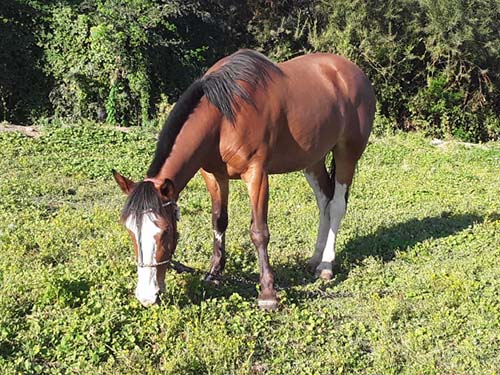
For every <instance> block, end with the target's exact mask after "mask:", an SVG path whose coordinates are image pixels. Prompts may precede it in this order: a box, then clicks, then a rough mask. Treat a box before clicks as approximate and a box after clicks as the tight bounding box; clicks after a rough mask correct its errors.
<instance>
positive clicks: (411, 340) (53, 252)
mask: <svg viewBox="0 0 500 375" xmlns="http://www.w3.org/2000/svg"><path fill="white" fill-rule="evenodd" d="M154 138H155V132H154V131H144V130H142V131H140V130H133V131H131V132H128V133H124V132H120V131H116V130H113V129H104V128H99V127H96V126H75V127H54V128H47V127H45V128H42V129H41V131H40V136H39V137H37V138H30V137H27V136H25V135H23V134H20V133H18V132H0V173H1V174H0V286H1V288H0V372H1V373H2V374H3V373H5V374H8V373H44V374H48V373H68V372H69V373H85V374H87V373H88V374H96V373H110V372H114V373H123V374H128V373H130V374H135V373H137V374H144V373H153V374H154V373H158V374H203V373H208V374H394V373H397V374H498V373H499V372H500V334H499V332H500V262H498V259H499V256H500V216H499V212H498V210H499V207H500V188H499V187H500V175H499V172H498V171H499V170H500V144H498V143H487V144H484V145H481V146H480V147H475V146H471V145H468V144H458V143H456V142H448V143H445V144H439V145H436V143H435V142H434V144H431V140H430V139H427V138H425V137H424V136H422V135H420V134H398V135H395V136H385V137H373V138H372V139H371V142H370V144H369V146H368V149H367V151H366V153H365V155H364V156H363V158H362V160H361V162H360V164H359V167H358V171H357V176H356V179H355V183H354V186H353V188H352V192H351V195H350V201H349V207H348V213H347V216H346V218H345V220H344V222H343V224H342V228H341V231H340V236H339V245H338V267H337V269H336V274H335V277H334V279H333V280H332V281H330V282H324V281H319V280H315V279H314V277H313V276H312V275H311V274H309V273H308V272H307V270H306V261H307V259H308V257H309V256H310V255H311V254H312V250H313V246H314V241H315V235H316V226H317V222H318V217H317V211H316V207H315V201H314V197H313V194H312V192H311V191H310V189H309V187H308V185H307V182H306V181H305V179H304V178H303V176H302V174H300V173H296V174H289V175H282V176H273V177H272V179H271V183H270V185H271V202H270V214H269V223H270V231H271V243H270V246H269V248H270V259H271V262H272V264H273V267H274V269H275V271H276V275H277V282H278V285H279V287H280V291H279V296H280V300H281V307H280V308H279V310H278V311H275V312H265V311H260V310H259V309H258V308H257V307H256V296H257V294H258V291H257V289H256V286H255V284H252V283H249V281H257V280H258V274H257V263H256V255H255V250H254V249H253V245H252V243H251V240H250V237H249V234H248V226H249V221H250V213H249V207H248V198H247V195H246V192H245V187H244V186H243V184H242V183H240V182H234V183H232V185H231V198H230V211H229V221H230V224H229V229H228V233H227V247H228V262H227V275H229V276H230V277H231V278H233V281H232V282H227V283H225V284H223V285H222V286H220V287H219V288H215V287H212V286H208V285H204V284H203V283H202V282H201V281H200V277H201V276H202V275H200V274H193V275H191V274H175V273H174V272H171V273H169V274H168V276H167V291H166V293H165V295H164V296H163V303H162V305H161V306H157V307H153V308H148V309H145V308H143V307H142V306H140V304H139V303H138V302H137V301H136V300H135V298H134V296H133V290H134V286H135V281H136V280H135V279H136V270H135V263H134V259H133V255H132V247H131V243H130V240H129V238H128V235H127V233H126V230H125V229H124V228H123V227H122V226H121V225H120V223H119V221H118V216H119V212H120V209H121V207H122V205H123V203H124V197H123V196H122V195H121V192H120V190H119V188H118V187H117V186H116V185H115V183H114V181H113V179H112V177H111V173H110V171H111V169H112V168H115V169H117V170H119V171H120V172H122V173H123V174H125V175H127V176H130V177H133V178H135V179H137V178H140V177H142V176H143V175H144V173H145V171H146V169H147V166H148V163H149V161H150V159H151V156H152V153H153V151H154V146H155V139H154ZM179 205H180V207H181V221H180V223H179V230H180V233H181V240H180V243H179V247H178V251H177V253H176V255H175V258H176V259H177V260H180V261H182V262H183V263H186V264H188V265H190V266H193V267H196V268H198V269H207V268H208V263H209V259H210V255H211V243H212V241H211V235H212V231H211V228H210V202H209V196H208V193H207V192H206V189H205V187H204V185H203V182H202V179H201V177H200V176H197V177H195V178H194V179H193V180H192V181H191V182H190V184H189V185H188V186H187V188H186V189H185V191H184V192H183V194H182V195H181V198H180V201H179Z"/></svg>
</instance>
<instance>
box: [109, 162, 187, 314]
mask: <svg viewBox="0 0 500 375" xmlns="http://www.w3.org/2000/svg"><path fill="white" fill-rule="evenodd" d="M113 176H114V178H115V180H116V182H117V183H118V185H119V186H120V188H121V189H122V191H123V192H124V193H125V194H126V195H127V196H128V199H127V203H126V204H125V207H124V208H123V211H122V214H121V221H122V223H123V224H124V225H125V226H126V227H127V229H128V232H129V233H130V236H131V237H132V243H133V244H134V250H135V254H136V259H137V273H138V281H137V287H136V289H135V295H136V297H137V299H138V300H139V301H140V302H141V303H142V304H143V305H144V306H149V305H153V304H155V303H156V302H157V299H158V293H159V292H160V291H162V290H164V289H165V271H166V270H167V266H168V264H169V263H170V261H171V259H172V256H173V254H174V251H175V247H176V245H177V239H178V234H177V218H178V208H177V205H176V203H175V200H174V198H175V196H176V192H175V188H174V185H173V183H172V181H170V180H168V179H167V180H165V181H162V182H161V183H159V182H158V181H156V180H153V179H145V180H144V181H142V182H138V183H135V182H133V181H132V180H129V179H128V178H126V177H124V176H122V175H121V174H119V173H118V172H116V171H113Z"/></svg>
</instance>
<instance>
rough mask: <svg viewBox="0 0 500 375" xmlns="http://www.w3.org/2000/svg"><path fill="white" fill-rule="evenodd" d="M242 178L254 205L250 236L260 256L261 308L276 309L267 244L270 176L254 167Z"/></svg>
mask: <svg viewBox="0 0 500 375" xmlns="http://www.w3.org/2000/svg"><path fill="white" fill-rule="evenodd" d="M242 178H243V180H244V181H245V183H246V184H247V187H248V193H249V195H250V204H251V206H252V224H251V226H250V237H251V239H252V242H253V244H254V245H255V247H256V249H257V253H258V256H259V269H260V286H261V292H260V294H259V298H258V304H259V307H260V308H263V309H270V310H274V309H276V308H277V307H278V298H277V295H276V290H275V289H274V275H273V271H272V269H271V266H270V265H269V257H268V255H267V245H268V243H269V230H268V227H267V208H268V201H269V183H268V177H267V173H266V172H265V171H264V170H263V169H261V168H253V169H250V170H249V171H248V172H247V173H245V174H244V175H243V176H242Z"/></svg>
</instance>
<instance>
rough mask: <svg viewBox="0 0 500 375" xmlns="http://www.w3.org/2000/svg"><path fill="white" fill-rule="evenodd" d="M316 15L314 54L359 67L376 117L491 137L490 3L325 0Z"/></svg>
mask: <svg viewBox="0 0 500 375" xmlns="http://www.w3.org/2000/svg"><path fill="white" fill-rule="evenodd" d="M322 12H323V13H324V14H326V15H328V21H327V23H326V26H325V28H324V29H322V30H320V32H319V33H318V34H317V35H313V38H312V43H313V45H314V47H315V49H318V50H326V51H332V52H337V53H340V54H343V55H345V56H348V57H350V58H351V59H353V60H354V61H355V62H357V63H358V64H359V65H360V66H361V67H362V68H363V70H364V71H365V72H366V73H367V74H368V76H369V77H370V78H371V80H372V82H373V84H374V87H375V90H376V92H377V97H378V101H379V111H380V112H379V113H380V115H382V116H384V117H386V118H388V119H390V120H391V121H395V122H396V123H397V124H398V125H397V126H398V127H399V128H400V129H412V128H423V129H425V130H426V131H427V132H428V133H429V134H432V135H435V136H445V137H446V136H457V137H459V138H462V139H466V140H474V141H481V140H486V139H496V138H498V137H499V133H498V129H499V120H498V118H499V116H500V112H499V108H500V96H499V87H500V72H499V70H498V65H499V62H500V38H499V34H498V30H500V21H499V19H498V17H495V16H492V15H493V14H499V12H500V2H498V0H474V1H468V2H464V1H461V0H453V1H448V0H438V1H435V0H432V1H430V0H429V1H427V0H397V1H389V2H378V1H377V2H365V1H360V0H354V1H347V0H332V1H327V2H324V3H323V9H322ZM436 102H438V103H436Z"/></svg>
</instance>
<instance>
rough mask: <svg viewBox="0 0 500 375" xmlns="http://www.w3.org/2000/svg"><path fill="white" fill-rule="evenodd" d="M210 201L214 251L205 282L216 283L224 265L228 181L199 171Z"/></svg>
mask: <svg viewBox="0 0 500 375" xmlns="http://www.w3.org/2000/svg"><path fill="white" fill-rule="evenodd" d="M201 174H202V176H203V179H204V180H205V184H206V185H207V188H208V191H209V193H210V198H211V200H212V228H213V231H214V251H213V255H212V259H211V261H210V271H209V272H208V274H207V275H206V276H205V281H210V282H217V281H218V276H220V274H221V273H222V272H223V271H224V267H225V265H226V249H225V240H226V229H227V225H228V215H227V202H228V196H229V181H228V180H227V179H217V178H216V177H215V176H214V175H213V174H211V173H208V172H206V171H204V170H201Z"/></svg>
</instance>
